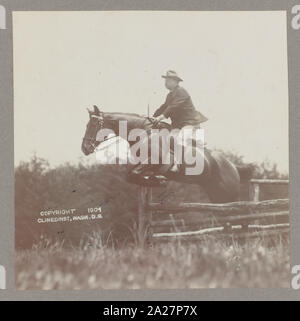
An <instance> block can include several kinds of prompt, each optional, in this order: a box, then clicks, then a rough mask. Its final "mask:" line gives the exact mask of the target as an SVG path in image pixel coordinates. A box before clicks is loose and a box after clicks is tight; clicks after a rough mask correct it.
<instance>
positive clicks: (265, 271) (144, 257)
mask: <svg viewBox="0 0 300 321" xmlns="http://www.w3.org/2000/svg"><path fill="white" fill-rule="evenodd" d="M15 266H16V275H15V280H16V287H17V289H19V290H27V289H43V290H52V289H181V288H233V287H235V288H239V287H258V288H274V287H289V283H290V280H289V277H290V272H289V271H290V266H289V246H288V244H287V243H286V242H281V241H280V240H277V243H276V244H273V246H269V244H268V243H267V241H266V240H263V239H261V240H252V241H250V242H247V244H245V245H241V244H238V243H231V245H225V244H224V243H223V242H221V241H217V240H216V239H213V238H207V240H206V241H205V242H201V243H182V242H180V241H179V242H177V241H175V242H169V243H156V244H154V245H153V246H148V247H144V248H141V247H138V246H136V245H132V246H126V247H123V248H115V247H111V246H107V245H106V244H105V243H104V242H103V241H102V240H101V238H100V237H99V236H97V235H95V234H94V238H91V237H90V238H89V240H85V241H83V242H81V244H80V246H78V247H73V248H70V247H69V248H66V247H64V246H63V244H61V242H51V241H49V240H47V239H44V240H41V241H40V243H39V244H37V245H35V246H34V247H33V248H32V249H31V250H19V251H17V252H16V258H15Z"/></svg>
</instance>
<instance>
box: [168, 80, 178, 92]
mask: <svg viewBox="0 0 300 321" xmlns="http://www.w3.org/2000/svg"><path fill="white" fill-rule="evenodd" d="M177 85H178V80H176V79H174V78H165V86H166V88H167V89H169V90H173V89H174V88H175V87H177Z"/></svg>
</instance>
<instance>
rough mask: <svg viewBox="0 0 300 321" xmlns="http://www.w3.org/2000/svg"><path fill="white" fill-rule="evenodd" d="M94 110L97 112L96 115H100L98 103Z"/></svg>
mask: <svg viewBox="0 0 300 321" xmlns="http://www.w3.org/2000/svg"><path fill="white" fill-rule="evenodd" d="M94 112H95V113H96V115H100V110H99V108H98V107H97V106H96V105H94Z"/></svg>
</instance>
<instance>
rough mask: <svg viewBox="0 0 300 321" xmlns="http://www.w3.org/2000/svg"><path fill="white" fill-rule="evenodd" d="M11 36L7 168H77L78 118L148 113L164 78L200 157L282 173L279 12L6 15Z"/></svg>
mask: <svg viewBox="0 0 300 321" xmlns="http://www.w3.org/2000/svg"><path fill="white" fill-rule="evenodd" d="M13 30H14V32H13V44H14V118H15V122H14V130H15V165H18V164H19V163H20V161H27V160H29V159H30V158H31V157H32V155H33V154H34V153H35V154H36V155H37V156H39V157H43V158H45V159H47V160H48V161H49V162H50V164H51V166H57V165H60V164H62V163H65V162H70V163H77V162H78V161H79V160H80V159H85V158H87V157H86V156H84V155H83V154H82V152H81V142H82V137H83V136H84V132H85V128H86V124H87V122H88V113H87V111H86V108H87V107H89V108H92V106H93V105H94V104H96V105H98V106H99V107H100V108H101V109H102V110H103V111H104V112H105V111H115V112H134V113H138V114H144V115H146V114H147V106H148V105H149V108H150V112H151V113H153V112H154V111H155V109H156V108H158V107H159V106H160V105H161V104H162V103H163V102H164V101H165V98H166V95H167V90H166V88H165V87H164V81H163V79H162V78H161V75H162V74H165V73H166V71H167V70H169V69H173V70H176V71H177V72H178V74H179V75H180V76H181V77H182V78H183V79H184V81H183V82H182V83H181V85H182V86H183V87H184V88H185V89H186V90H187V91H188V92H189V94H190V95H191V97H192V100H193V102H194V105H195V106H196V108H197V109H198V110H199V111H201V112H202V113H203V114H204V115H205V116H206V117H207V118H208V119H209V120H208V121H207V122H206V123H205V124H204V125H203V127H204V129H205V140H206V143H207V145H208V147H210V148H220V149H223V150H231V151H235V152H237V153H238V154H240V155H243V156H244V159H245V161H247V162H256V161H257V162H261V161H264V160H266V159H267V160H269V161H271V162H274V163H276V164H278V167H279V169H280V170H281V171H284V172H287V171H288V73H287V32H286V13H285V12H284V11H272V12H268V11H260V12H258V11H251V12H250V11H249V12H246V11H244V12H239V11H235V12H230V11H227V12H224V11H222V12H221V11H214V12H213V11H210V12H209V11H202V12H200V11H198V12H197V11H196V12H195V11H193V12H184V11H182V12H178V11H177V12H176V11H173V12H167V11H114V12H111V11H105V12H100V11H93V12H88V11H86V12H85V11H82V12H76V11H74V12H14V14H13ZM88 158H89V159H90V161H92V162H93V161H95V162H96V158H95V155H94V154H93V155H91V156H89V157H88Z"/></svg>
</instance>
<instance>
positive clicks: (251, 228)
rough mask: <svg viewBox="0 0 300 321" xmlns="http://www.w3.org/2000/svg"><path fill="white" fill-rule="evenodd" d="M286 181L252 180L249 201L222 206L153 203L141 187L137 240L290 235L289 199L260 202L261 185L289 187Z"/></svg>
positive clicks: (142, 242) (146, 190)
mask: <svg viewBox="0 0 300 321" xmlns="http://www.w3.org/2000/svg"><path fill="white" fill-rule="evenodd" d="M288 183H289V181H288V180H270V179H253V180H251V181H250V185H251V188H250V189H249V190H250V201H240V202H233V203H225V204H212V203H179V204H174V205H172V204H168V205H165V204H161V203H155V202H153V201H152V190H151V189H150V188H146V187H142V188H141V190H140V194H139V213H138V214H139V224H138V239H139V242H140V244H141V245H143V244H144V243H145V241H146V240H151V242H152V241H155V240H159V241H163V240H169V239H170V238H174V237H175V238H180V240H191V239H192V238H196V239H203V238H206V237H207V236H208V235H214V236H216V237H218V238H219V237H220V238H230V239H232V238H234V239H246V238H253V237H258V236H259V237H262V236H266V237H269V236H273V235H286V234H288V233H289V200H288V199H274V200H264V201H260V200H259V199H260V185H266V184H269V185H278V184H285V185H288Z"/></svg>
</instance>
